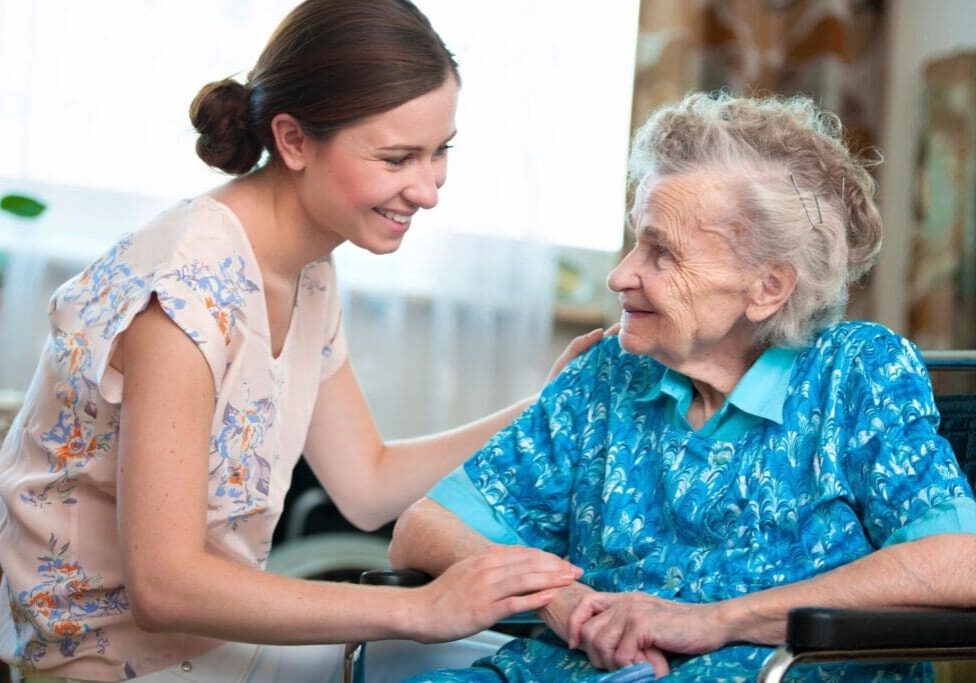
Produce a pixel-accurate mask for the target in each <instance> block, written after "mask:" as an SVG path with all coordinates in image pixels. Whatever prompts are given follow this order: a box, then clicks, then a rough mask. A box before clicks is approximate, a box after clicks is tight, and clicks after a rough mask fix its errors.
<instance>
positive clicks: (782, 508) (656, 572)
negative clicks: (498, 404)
mask: <svg viewBox="0 0 976 683" xmlns="http://www.w3.org/2000/svg"><path fill="white" fill-rule="evenodd" d="M767 353H768V352H767ZM666 372H670V373H672V374H673V371H669V370H667V369H666V368H665V367H664V366H663V365H661V364H660V363H658V362H656V361H654V360H653V359H651V358H649V357H646V356H637V355H632V354H629V353H626V352H624V351H623V350H621V348H620V346H619V343H618V341H617V340H616V338H608V339H606V340H604V341H603V342H602V343H600V344H599V345H597V346H596V347H595V348H593V349H592V350H591V351H590V352H589V353H587V354H585V355H584V356H582V357H580V358H578V359H577V360H576V361H574V362H573V363H572V364H570V366H568V367H567V368H566V370H565V371H564V372H563V373H562V374H561V375H560V376H559V377H558V378H557V379H556V380H555V381H554V382H553V383H551V384H550V385H549V386H548V387H547V388H546V389H545V391H544V392H543V394H542V396H541V398H540V399H539V401H537V402H536V403H535V404H534V405H532V406H531V407H530V408H529V409H527V410H526V412H525V413H524V414H523V415H522V416H521V417H519V418H518V419H517V420H516V421H515V422H514V423H513V424H512V425H510V426H509V427H507V428H506V429H504V430H503V431H501V432H499V433H498V434H497V435H496V436H494V437H493V438H492V439H491V440H490V441H489V442H488V444H487V445H486V446H485V447H484V448H483V449H482V450H481V451H480V452H478V453H477V454H475V455H474V456H473V457H472V458H471V459H470V460H469V461H468V462H467V463H466V464H465V465H464V466H463V475H462V474H461V471H459V472H457V473H456V474H455V475H454V476H455V478H456V477H457V476H459V475H460V476H466V478H467V480H469V482H470V484H471V487H469V488H470V489H471V490H472V491H473V492H474V493H475V494H476V495H477V496H480V499H479V501H478V502H477V504H480V505H482V506H484V507H485V508H486V509H487V511H488V512H490V513H491V515H493V516H494V518H495V519H497V520H499V521H500V523H501V525H502V526H504V527H507V529H508V530H509V531H510V532H512V533H514V534H515V535H516V536H517V537H518V538H519V539H521V540H522V541H523V542H524V543H526V544H528V545H531V546H534V547H537V548H542V549H545V550H548V551H550V552H553V553H556V554H558V555H561V556H565V557H568V558H569V559H570V560H571V561H572V562H574V563H575V564H577V565H578V566H580V567H582V568H583V569H584V570H585V573H584V575H583V577H582V578H581V581H582V582H584V583H586V584H588V585H590V586H591V587H593V588H595V589H596V590H600V591H614V592H620V591H644V592H647V593H650V594H653V595H656V596H659V597H661V598H665V599H669V600H677V601H682V602H695V603H701V602H713V601H719V600H725V599H730V598H735V597H737V596H741V595H745V594H747V593H752V592H755V591H761V590H764V589H767V588H772V587H774V586H781V585H784V584H788V583H793V582H796V581H801V580H803V579H807V578H810V577H813V576H816V575H818V574H821V573H823V572H826V571H828V570H830V569H833V568H835V567H839V566H841V565H843V564H846V563H849V562H851V561H853V560H856V559H857V558H859V557H862V556H864V555H866V554H868V553H870V552H872V551H873V550H875V549H877V548H880V547H882V546H884V545H885V544H886V543H888V542H894V541H895V540H910V539H913V538H918V537H919V536H922V535H926V533H930V531H926V523H927V520H928V519H929V518H931V517H939V518H940V519H943V523H942V525H941V526H940V528H939V530H940V531H953V530H955V531H963V532H976V523H974V521H973V519H974V515H973V514H972V513H973V509H974V503H973V494H972V491H971V489H970V487H969V485H968V483H967V482H966V480H965V478H964V477H963V476H962V475H961V474H960V472H959V469H958V466H957V464H956V460H955V458H954V456H953V454H952V451H951V449H950V447H949V445H948V443H947V442H946V441H945V440H944V439H942V438H941V437H939V436H938V435H937V434H936V428H937V425H938V412H937V410H936V407H935V404H934V400H933V396H932V389H931V384H930V381H929V378H928V374H927V371H926V369H925V366H924V364H923V362H922V360H921V358H920V356H919V353H918V351H917V349H916V348H915V347H914V345H912V344H911V343H910V342H908V341H907V340H905V339H903V338H901V337H899V336H897V335H895V334H894V333H892V332H891V331H889V330H888V329H886V328H884V327H882V326H880V325H876V324H872V323H841V324H838V325H835V326H833V327H831V328H829V329H827V330H825V331H824V332H823V333H822V334H821V335H820V336H819V338H818V339H817V340H816V342H815V343H814V344H813V345H812V346H811V347H810V348H806V349H802V350H800V351H799V352H798V353H797V354H796V355H795V359H794V360H793V364H792V370H791V371H790V372H789V375H788V376H789V381H788V384H787V385H786V388H785V392H784V396H783V397H782V401H783V403H782V420H781V421H778V420H774V419H759V420H754V421H753V422H751V423H749V424H750V426H749V428H747V429H744V430H741V431H740V432H739V433H736V434H735V435H734V437H730V436H729V430H712V431H711V434H709V433H708V432H709V430H707V429H703V430H699V431H695V430H692V429H691V428H690V427H689V426H688V425H687V423H686V422H685V421H684V420H683V418H682V419H677V420H676V419H674V415H675V414H676V413H675V411H674V409H673V407H674V406H673V401H674V399H673V398H672V397H671V396H669V395H668V394H666V393H662V392H661V391H660V384H661V381H662V377H664V375H665V373H666ZM669 402H672V403H670V404H669ZM706 427H707V425H706ZM716 434H719V435H721V436H722V438H718V437H717V436H716ZM456 488H457V487H454V489H453V490H456ZM448 490H449V489H448V488H445V487H443V486H439V487H435V489H434V490H433V491H432V492H431V493H430V494H429V495H430V497H431V498H432V499H434V500H436V501H438V502H439V503H441V504H442V505H445V506H446V507H448V509H452V510H454V511H455V512H456V514H459V516H461V517H462V519H464V518H465V512H464V510H465V509H470V505H471V501H467V502H464V501H460V500H458V499H457V496H456V494H452V493H447V491H448ZM466 506H467V507H466ZM947 511H949V512H953V511H958V514H948V515H947V514H946V513H947ZM947 516H948V518H949V519H951V520H956V521H955V522H952V523H949V524H945V522H944V518H946V517H947ZM475 528H477V527H475ZM770 652H771V648H768V647H759V646H753V645H734V646H729V647H724V648H722V649H720V650H718V651H716V652H712V653H709V654H705V655H700V656H694V657H677V658H675V659H674V660H673V661H672V662H671V666H672V671H671V674H670V675H669V676H667V677H666V678H665V679H664V680H674V681H719V680H727V681H737V680H743V681H745V680H755V676H756V673H757V672H758V670H759V668H760V667H761V666H762V664H763V662H764V661H765V659H766V658H767V656H768V655H769V653H770ZM930 673H931V672H930V669H929V667H928V666H926V665H889V666H887V667H885V668H879V666H878V665H834V666H822V667H808V668H806V669H804V670H803V671H802V672H801V673H800V674H799V677H801V678H803V679H804V680H817V681H850V680H874V681H880V680H892V681H894V680H926V679H928V678H929V677H930ZM605 675H606V672H601V671H599V670H597V669H595V668H594V667H593V666H591V665H590V663H589V662H588V660H587V658H586V656H585V654H584V653H582V652H580V651H575V650H569V649H568V648H567V647H566V645H565V643H563V642H562V641H561V640H560V639H559V638H558V637H556V636H555V635H554V634H553V633H552V632H546V633H544V634H543V635H542V636H541V637H539V638H536V639H520V640H515V641H512V642H511V643H509V644H508V645H506V646H505V647H503V648H502V649H501V650H500V651H499V652H498V653H497V654H496V655H494V656H492V657H490V658H487V659H484V660H480V661H479V662H477V663H476V665H475V666H474V668H472V669H470V670H464V671H441V672H433V673H430V674H426V675H424V676H420V677H415V678H413V679H411V680H412V681H555V680H558V681H567V682H568V681H574V682H575V681H599V680H600V678H601V677H602V676H605Z"/></svg>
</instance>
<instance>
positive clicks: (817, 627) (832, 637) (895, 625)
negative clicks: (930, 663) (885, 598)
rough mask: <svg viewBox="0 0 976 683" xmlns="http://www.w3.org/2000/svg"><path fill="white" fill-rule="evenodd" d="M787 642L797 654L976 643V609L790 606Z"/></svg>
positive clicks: (944, 646)
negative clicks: (873, 608) (791, 608)
mask: <svg viewBox="0 0 976 683" xmlns="http://www.w3.org/2000/svg"><path fill="white" fill-rule="evenodd" d="M786 644H787V646H788V647H789V648H790V650H792V652H793V653H795V654H797V655H799V654H801V653H812V652H816V651H820V650H834V651H844V650H895V649H905V648H912V649H920V648H960V647H961V648H966V647H970V648H971V647H976V610H973V609H936V608H899V609H876V610H848V609H828V608H822V607H802V608H799V609H793V610H790V612H789V615H788V617H787V625H786Z"/></svg>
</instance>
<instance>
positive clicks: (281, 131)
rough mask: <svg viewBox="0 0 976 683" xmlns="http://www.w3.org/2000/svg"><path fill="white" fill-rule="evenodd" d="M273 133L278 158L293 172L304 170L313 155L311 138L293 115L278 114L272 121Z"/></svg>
mask: <svg viewBox="0 0 976 683" xmlns="http://www.w3.org/2000/svg"><path fill="white" fill-rule="evenodd" d="M271 133H272V135H274V141H275V148H276V149H277V150H278V157H279V158H280V159H281V161H282V163H284V165H285V167H286V168H287V169H289V170H291V171H301V170H304V168H305V166H306V164H307V163H308V155H309V154H310V153H311V148H310V145H309V138H308V136H307V135H305V131H303V130H302V127H301V125H299V123H298V121H296V120H295V117H294V116H292V115H291V114H277V115H276V116H275V117H274V118H273V119H271Z"/></svg>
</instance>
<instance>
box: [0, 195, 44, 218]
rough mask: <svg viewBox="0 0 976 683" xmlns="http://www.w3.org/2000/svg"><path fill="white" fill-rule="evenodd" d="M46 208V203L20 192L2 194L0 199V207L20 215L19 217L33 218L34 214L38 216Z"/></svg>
mask: <svg viewBox="0 0 976 683" xmlns="http://www.w3.org/2000/svg"><path fill="white" fill-rule="evenodd" d="M46 208H47V205H45V204H44V203H42V202H39V201H38V200H36V199H33V198H31V197H25V196H24V195H20V194H8V195H4V197H3V199H0V209H3V210H4V211H9V212H10V213H12V214H13V215H15V216H20V217H21V218H34V217H35V216H39V215H41V214H42V213H43V212H44V209H46Z"/></svg>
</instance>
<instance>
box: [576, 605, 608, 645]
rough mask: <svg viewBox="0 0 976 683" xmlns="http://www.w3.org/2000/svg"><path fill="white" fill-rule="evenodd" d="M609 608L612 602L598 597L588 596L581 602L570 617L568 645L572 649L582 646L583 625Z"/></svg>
mask: <svg viewBox="0 0 976 683" xmlns="http://www.w3.org/2000/svg"><path fill="white" fill-rule="evenodd" d="M609 606H610V602H609V601H608V600H606V599H605V598H602V597H600V596H596V595H593V596H587V597H585V598H583V599H582V600H580V602H579V604H577V605H576V607H575V608H573V611H572V613H571V614H570V615H569V620H568V624H567V630H568V631H569V640H568V641H567V644H568V645H569V647H570V649H576V648H578V647H579V646H580V640H581V631H582V629H583V624H585V623H586V622H587V621H589V620H590V618H591V617H593V616H594V615H596V614H599V613H600V612H602V611H603V610H605V609H607V607H609Z"/></svg>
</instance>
